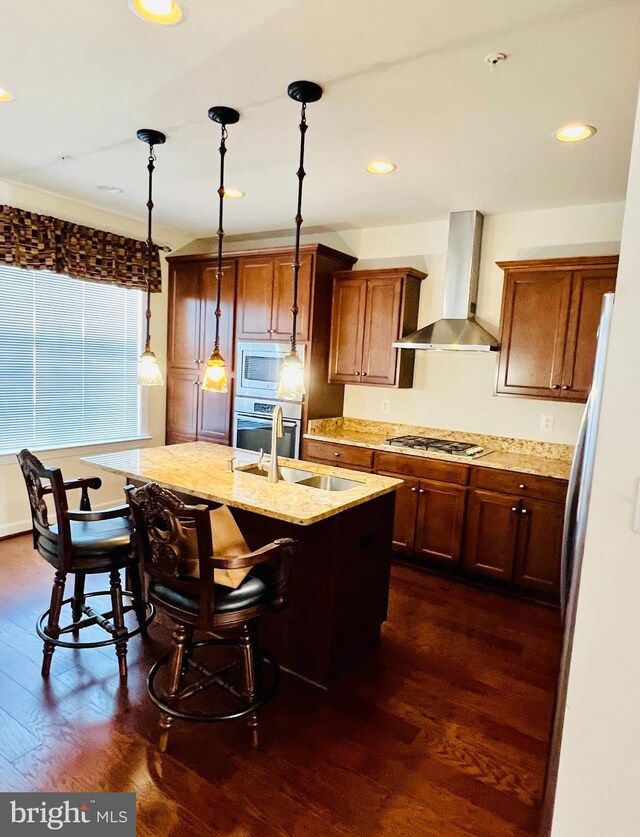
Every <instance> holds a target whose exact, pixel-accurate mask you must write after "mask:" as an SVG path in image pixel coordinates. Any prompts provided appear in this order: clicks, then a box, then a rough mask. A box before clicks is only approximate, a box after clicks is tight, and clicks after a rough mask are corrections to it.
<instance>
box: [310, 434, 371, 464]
mask: <svg viewBox="0 0 640 837" xmlns="http://www.w3.org/2000/svg"><path fill="white" fill-rule="evenodd" d="M302 450H303V454H304V458H305V459H321V460H322V461H323V462H333V463H335V464H336V465H344V466H345V467H347V468H348V467H350V466H352V465H356V466H359V467H361V468H367V469H369V470H370V469H371V466H372V464H373V451H372V450H369V448H357V447H351V446H350V445H336V444H332V443H331V442H316V441H311V440H310V439H305V440H304V443H303V447H302Z"/></svg>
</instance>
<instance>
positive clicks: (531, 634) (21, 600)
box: [0, 536, 561, 837]
mask: <svg viewBox="0 0 640 837" xmlns="http://www.w3.org/2000/svg"><path fill="white" fill-rule="evenodd" d="M0 567H1V569H0V572H1V573H2V578H1V579H0V581H1V582H2V583H0V631H1V632H2V633H1V635H2V637H3V639H4V646H3V654H2V656H1V657H0V696H1V700H0V789H2V790H4V789H6V790H67V791H72V790H77V791H90V790H94V791H100V790H103V791H106V790H133V791H135V792H136V794H137V800H138V805H137V815H138V834H139V835H141V837H156V835H169V836H170V837H191V836H192V835H193V837H196V835H198V837H210V836H211V837H213V836H214V835H215V837H221V835H229V837H285V835H287V837H292V835H293V837H307V835H309V837H311V835H313V837H350V835H354V837H405V835H406V837H422V835H425V837H431V835H433V837H524V835H535V833H536V827H537V818H538V813H539V805H540V796H541V792H542V783H543V777H544V764H545V758H546V750H547V745H548V733H549V724H550V716H551V709H552V704H553V690H554V687H555V678H556V672H557V665H558V657H559V649H560V641H561V626H560V624H559V619H558V616H557V613H555V612H554V611H553V610H551V609H549V608H544V607H539V606H537V605H534V604H531V603H529V602H523V601H517V600H514V599H508V598H503V597H501V596H500V595H498V594H496V593H493V592H491V591H486V590H480V589H474V588H472V587H469V586H465V585H460V584H457V583H456V582H454V581H451V580H448V579H446V578H443V577H436V576H431V575H428V574H426V573H423V572H421V571H419V570H418V569H415V568H412V567H407V566H403V565H399V566H394V568H393V572H392V587H391V598H390V606H389V619H388V622H387V623H386V624H385V626H384V630H383V638H382V643H381V645H380V648H379V649H377V650H376V651H375V652H373V653H371V654H370V655H368V656H367V657H366V658H363V659H362V660H360V661H358V663H357V664H356V665H354V667H353V668H352V669H351V670H350V671H349V672H347V673H345V675H343V676H342V677H341V678H339V680H337V681H336V684H335V686H334V688H333V689H332V691H331V692H330V693H328V694H327V693H324V692H321V691H318V690H315V689H313V688H311V687H309V686H307V685H305V684H303V683H301V682H299V681H295V680H293V679H291V678H285V680H284V683H283V687H282V688H281V690H280V692H279V694H278V695H277V697H276V699H275V700H274V702H273V703H271V704H270V705H269V706H268V707H266V708H265V710H264V711H263V713H262V724H261V749H260V751H259V752H258V753H254V754H252V753H251V751H250V748H249V742H248V733H247V730H246V727H245V726H244V724H243V723H241V722H237V723H233V724H224V725H208V726H200V725H186V724H180V723H176V724H175V725H174V727H173V728H172V731H171V737H170V748H169V752H168V753H166V754H159V753H158V752H157V750H156V749H155V743H156V739H157V710H156V709H155V707H154V706H153V705H152V704H151V702H150V701H149V699H148V696H147V693H146V676H147V673H148V671H149V668H150V667H151V665H152V664H153V662H154V661H155V660H156V659H157V658H158V657H159V656H160V655H161V654H163V653H164V652H165V650H166V648H167V647H168V643H169V638H170V630H169V628H168V626H167V622H166V620H165V619H159V620H157V621H156V622H155V623H154V624H153V625H152V626H151V629H150V636H149V637H148V638H147V639H144V640H143V639H142V638H141V637H136V638H134V639H133V640H131V642H130V643H129V653H128V662H129V676H128V678H127V680H126V681H121V680H120V677H119V675H118V666H117V660H116V655H115V652H114V649H113V648H110V647H106V648H101V649H91V650H87V651H82V652H77V651H71V650H66V649H58V650H56V652H55V654H54V657H53V663H52V669H51V677H50V678H49V679H48V680H43V679H42V677H41V676H40V664H41V660H42V643H41V641H40V640H39V639H38V637H37V635H36V634H35V630H34V628H33V626H34V623H35V616H37V614H38V613H40V612H42V611H43V610H45V609H46V607H47V606H48V600H49V596H50V592H51V580H52V578H51V568H50V567H48V565H46V564H45V562H44V561H42V560H41V559H40V557H39V556H38V555H37V554H35V553H34V552H33V549H32V542H31V539H30V537H29V536H20V537H16V538H11V539H7V540H5V541H3V542H1V543H0ZM102 587H104V579H100V578H99V577H97V578H95V579H91V580H90V584H89V589H101V588H102ZM21 591H22V592H21ZM25 591H26V592H25Z"/></svg>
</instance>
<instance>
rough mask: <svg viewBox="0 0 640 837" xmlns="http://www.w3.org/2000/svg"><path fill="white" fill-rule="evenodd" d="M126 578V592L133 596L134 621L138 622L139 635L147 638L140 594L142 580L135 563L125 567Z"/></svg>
mask: <svg viewBox="0 0 640 837" xmlns="http://www.w3.org/2000/svg"><path fill="white" fill-rule="evenodd" d="M126 577H127V579H128V583H129V585H130V586H128V587H127V590H131V594H132V596H133V601H132V605H133V610H134V612H135V614H136V619H137V620H138V625H140V628H141V631H140V633H141V634H142V636H147V606H146V603H145V600H144V594H143V592H142V579H141V577H140V567H139V565H138V563H137V561H136V562H135V563H134V564H132V565H131V566H129V567H127V575H126Z"/></svg>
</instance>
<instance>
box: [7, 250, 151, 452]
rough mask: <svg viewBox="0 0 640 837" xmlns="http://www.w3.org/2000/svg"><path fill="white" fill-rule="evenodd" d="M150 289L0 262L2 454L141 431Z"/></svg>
mask: <svg viewBox="0 0 640 837" xmlns="http://www.w3.org/2000/svg"><path fill="white" fill-rule="evenodd" d="M143 296H144V295H143V293H142V292H141V291H137V290H130V289H127V288H120V287H116V286H115V285H107V284H99V283H94V282H86V281H82V280H79V279H70V278H69V277H68V276H61V275H59V274H55V273H50V272H48V271H46V270H23V269H20V268H16V267H11V266H9V265H2V264H0V453H10V452H15V451H18V450H21V449H22V448H24V447H27V448H34V449H36V450H38V449H44V448H48V447H66V446H72V445H87V444H94V443H100V442H111V441H118V440H119V439H126V438H132V437H135V436H138V435H139V433H140V390H139V387H138V383H137V363H138V355H139V353H140V344H141V329H142V304H143Z"/></svg>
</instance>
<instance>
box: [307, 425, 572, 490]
mask: <svg viewBox="0 0 640 837" xmlns="http://www.w3.org/2000/svg"><path fill="white" fill-rule="evenodd" d="M406 435H413V436H431V437H433V438H437V439H453V440H458V441H465V442H472V443H473V444H476V445H479V446H480V447H483V448H485V449H486V450H490V451H491V453H487V454H485V455H483V456H480V457H478V458H470V457H468V456H450V455H447V454H439V453H436V452H435V451H423V450H416V449H415V448H402V447H396V446H395V445H389V444H387V441H386V440H387V439H390V438H393V437H394V436H406ZM305 438H306V439H315V440H317V441H324V442H331V443H334V444H342V445H354V446H356V447H365V448H372V449H374V450H384V451H392V452H394V453H402V454H407V455H410V456H422V457H425V458H427V459H442V460H446V461H448V462H452V461H453V462H464V463H465V464H467V465H474V466H476V467H478V468H496V469H499V470H503V471H516V472H519V473H524V474H536V475H538V476H543V477H552V478H554V479H563V480H566V479H568V478H569V471H570V468H571V459H572V456H573V447H572V446H571V445H562V444H554V443H552V442H537V441H529V440H527V439H509V438H507V437H504V436H487V435H483V434H479V433H467V432H466V431H448V430H442V429H438V428H431V427H420V426H414V425H406V424H405V425H403V424H391V423H385V422H377V421H367V420H365V419H351V418H331V419H317V420H315V421H310V422H309V432H308V433H306V434H305Z"/></svg>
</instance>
